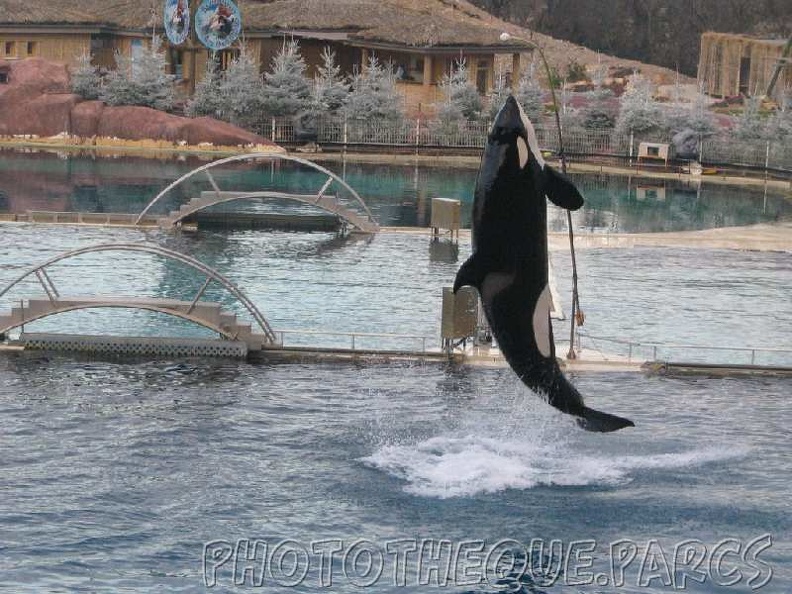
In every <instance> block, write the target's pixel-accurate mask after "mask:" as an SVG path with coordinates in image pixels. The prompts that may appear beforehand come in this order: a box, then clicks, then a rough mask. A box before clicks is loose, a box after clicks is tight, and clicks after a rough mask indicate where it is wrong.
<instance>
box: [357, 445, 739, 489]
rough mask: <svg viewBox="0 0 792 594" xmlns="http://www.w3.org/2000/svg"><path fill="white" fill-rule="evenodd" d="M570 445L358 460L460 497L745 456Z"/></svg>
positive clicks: (612, 480)
mask: <svg viewBox="0 0 792 594" xmlns="http://www.w3.org/2000/svg"><path fill="white" fill-rule="evenodd" d="M576 449H578V448H575V447H574V446H573V445H572V444H571V443H568V442H567V443H564V442H561V443H551V444H542V443H530V442H515V441H503V440H501V439H498V438H492V437H484V436H478V435H466V436H463V437H452V436H438V437H432V438H429V439H427V440H424V441H422V442H420V443H417V444H405V445H388V446H383V447H381V448H380V449H379V450H378V451H376V452H375V453H374V454H372V455H371V456H368V457H366V458H364V459H363V462H364V463H365V464H367V465H369V466H372V467H374V468H378V469H380V470H383V471H385V472H387V473H388V474H391V475H393V476H396V477H398V478H401V479H403V480H405V481H406V482H407V485H406V486H405V487H404V489H405V491H407V492H408V493H413V494H415V495H421V496H426V497H440V498H447V497H464V496H473V495H477V494H480V493H493V492H497V491H502V490H505V489H530V488H533V487H537V486H542V485H544V486H551V485H555V486H586V485H616V484H620V483H624V482H627V481H629V480H631V479H632V477H633V475H634V474H635V473H637V472H639V471H641V470H645V469H666V468H668V469H671V468H685V467H694V466H701V465H703V464H707V463H710V462H717V461H721V460H726V459H729V458H734V457H739V456H742V455H744V454H745V450H730V451H729V450H725V449H722V448H718V449H714V448H713V449H705V450H692V451H685V452H676V453H663V454H653V455H629V456H624V455H622V456H607V455H602V456H594V455H588V454H586V453H584V452H583V451H576Z"/></svg>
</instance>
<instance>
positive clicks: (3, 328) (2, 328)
mask: <svg viewBox="0 0 792 594" xmlns="http://www.w3.org/2000/svg"><path fill="white" fill-rule="evenodd" d="M110 308H112V309H135V310H144V311H153V312H156V313H161V314H165V315H167V316H171V317H174V318H180V319H182V320H186V321H188V322H192V323H193V324H195V325H197V326H202V327H204V328H208V329H209V330H212V331H213V332H217V333H218V334H220V335H221V336H223V337H224V338H227V339H228V340H236V339H237V335H236V333H235V332H231V331H229V330H227V329H225V328H223V327H221V326H219V325H217V324H211V323H209V322H207V321H206V320H204V319H203V318H201V317H199V316H193V315H190V314H186V313H183V312H178V311H176V310H173V309H167V308H164V307H157V306H156V305H146V304H137V303H136V304H132V303H127V304H124V303H102V302H101V301H100V302H95V303H94V302H92V303H84V304H79V305H68V306H62V307H54V308H53V309H51V310H49V311H46V312H42V313H38V314H34V315H30V316H29V317H25V318H24V319H22V320H20V321H17V322H14V323H12V324H7V325H2V324H0V334H3V333H6V332H9V331H10V330H13V329H15V328H19V327H20V326H24V325H25V324H30V323H32V322H35V321H37V320H42V319H44V318H48V317H50V316H55V315H58V314H62V313H67V312H70V311H81V310H85V309H110Z"/></svg>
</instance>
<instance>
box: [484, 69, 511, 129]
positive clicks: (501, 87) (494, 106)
mask: <svg viewBox="0 0 792 594" xmlns="http://www.w3.org/2000/svg"><path fill="white" fill-rule="evenodd" d="M509 95H511V89H510V88H509V87H508V86H506V77H505V76H502V75H501V74H498V75H497V76H496V77H495V86H494V87H492V90H491V91H490V92H489V95H488V97H487V98H488V103H487V110H486V112H485V115H486V117H487V120H488V121H490V122H492V121H494V120H495V117H496V116H497V115H498V112H499V111H500V109H501V107H503V105H504V104H505V103H506V99H508V98H509Z"/></svg>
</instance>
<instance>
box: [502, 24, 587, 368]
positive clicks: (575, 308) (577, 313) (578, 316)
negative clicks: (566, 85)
mask: <svg viewBox="0 0 792 594" xmlns="http://www.w3.org/2000/svg"><path fill="white" fill-rule="evenodd" d="M501 37H503V36H501ZM530 43H531V44H532V45H533V47H534V49H536V51H538V52H539V57H540V58H541V60H542V64H543V65H544V68H545V73H546V74H547V84H548V86H549V87H550V95H551V97H552V99H553V111H554V113H555V121H556V131H557V132H558V157H559V159H560V161H561V173H563V174H564V175H566V172H567V167H566V154H565V152H564V136H563V134H562V131H561V114H560V111H559V107H558V99H557V98H556V92H555V88H554V87H553V80H554V78H553V73H552V71H551V70H550V64H549V63H548V62H547V58H546V57H545V54H544V51H542V48H541V47H539V46H538V45H536V44H535V43H533V42H530ZM566 214H567V228H568V230H569V252H570V255H571V257H572V314H571V316H570V318H571V325H570V328H569V351H568V352H567V359H577V353H576V352H575V325H578V326H582V325H583V321H584V319H585V318H584V316H583V312H582V311H581V310H580V300H579V294H578V275H577V262H576V259H575V236H574V232H573V230H572V211H569V210H567V211H566Z"/></svg>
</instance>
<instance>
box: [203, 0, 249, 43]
mask: <svg viewBox="0 0 792 594" xmlns="http://www.w3.org/2000/svg"><path fill="white" fill-rule="evenodd" d="M241 31H242V16H241V15H240V14H239V8H237V5H236V4H235V3H234V2H233V0H203V2H201V4H200V6H198V10H197V11H196V12H195V32H196V33H197V34H198V39H200V41H201V43H203V44H204V45H205V46H206V47H208V48H209V49H210V50H214V51H217V50H221V49H225V48H227V47H228V46H230V45H231V44H232V43H234V42H235V41H236V39H237V37H239V33H240V32H241Z"/></svg>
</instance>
